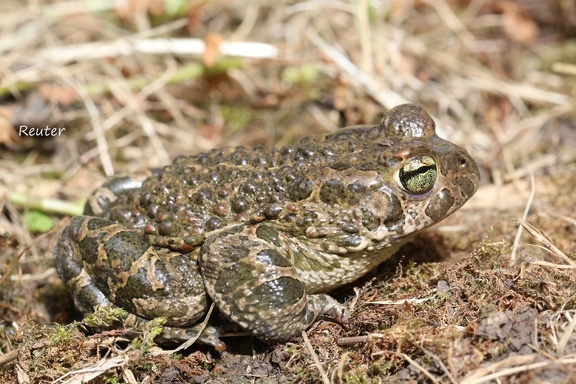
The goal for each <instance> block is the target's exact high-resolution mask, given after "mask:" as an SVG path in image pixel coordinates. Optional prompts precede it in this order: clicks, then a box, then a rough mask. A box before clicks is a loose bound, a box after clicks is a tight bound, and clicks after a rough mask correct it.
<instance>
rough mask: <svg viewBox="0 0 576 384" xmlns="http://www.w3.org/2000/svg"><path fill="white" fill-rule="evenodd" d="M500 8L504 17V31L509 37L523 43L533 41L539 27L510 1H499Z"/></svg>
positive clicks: (538, 31)
mask: <svg viewBox="0 0 576 384" xmlns="http://www.w3.org/2000/svg"><path fill="white" fill-rule="evenodd" d="M500 9H501V10H502V16H503V17H504V33H506V35H507V36H508V37H509V38H510V39H512V40H514V41H517V42H519V43H525V44H530V43H532V42H534V40H535V39H536V37H538V34H539V33H540V28H539V27H538V24H536V22H535V21H534V20H533V19H532V18H531V17H530V16H528V14H526V13H525V12H524V11H523V10H522V9H521V8H520V7H519V6H518V5H517V4H515V3H512V2H504V3H501V4H500Z"/></svg>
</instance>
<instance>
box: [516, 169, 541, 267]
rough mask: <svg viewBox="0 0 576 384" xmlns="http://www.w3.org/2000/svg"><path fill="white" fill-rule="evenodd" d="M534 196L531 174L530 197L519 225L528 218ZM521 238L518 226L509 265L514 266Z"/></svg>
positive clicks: (520, 227) (520, 230)
mask: <svg viewBox="0 0 576 384" xmlns="http://www.w3.org/2000/svg"><path fill="white" fill-rule="evenodd" d="M535 194H536V185H535V183H534V174H532V175H531V177H530V196H528V200H527V201H526V207H525V208H524V213H522V217H521V218H520V223H523V222H524V221H525V220H526V218H527V217H528V212H529V211H530V207H531V206H532V202H533V201H534V195H535ZM521 236H522V225H519V226H518V231H516V237H515V238H514V244H513V245H512V252H511V253H510V263H511V264H514V263H515V262H516V252H517V251H518V246H519V244H520V238H521Z"/></svg>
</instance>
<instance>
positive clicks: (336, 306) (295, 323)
mask: <svg viewBox="0 0 576 384" xmlns="http://www.w3.org/2000/svg"><path fill="white" fill-rule="evenodd" d="M287 241H288V239H286V238H284V237H283V235H282V234H281V233H280V232H279V231H278V230H277V229H275V228H273V227H272V226H270V225H269V224H260V225H256V226H246V227H244V226H237V227H234V228H232V229H229V230H226V231H223V232H222V233H220V234H218V235H216V236H212V237H211V238H209V239H208V240H206V242H205V243H204V245H203V246H202V249H201V251H200V259H199V260H200V268H201V271H202V276H203V278H204V284H205V286H206V290H207V292H208V295H209V296H210V297H211V298H212V300H214V302H215V303H216V305H217V306H218V308H219V309H220V311H221V312H222V313H223V314H224V315H225V316H226V317H228V319H229V320H231V321H232V322H234V323H236V324H238V325H240V326H241V327H243V328H244V329H246V330H247V331H249V332H250V333H252V334H253V335H254V336H256V337H258V338H260V339H262V340H264V341H266V342H281V341H286V340H288V339H290V338H291V337H293V336H296V335H299V334H300V333H301V331H303V330H305V329H306V328H308V327H309V326H310V325H311V324H312V323H313V322H314V321H316V320H317V319H318V318H329V319H332V320H336V321H342V320H344V319H345V318H346V317H347V316H348V312H347V311H346V309H345V308H344V306H343V305H341V304H340V303H338V302H337V301H336V300H334V299H333V298H332V297H330V296H328V295H325V294H313V295H310V294H306V288H305V286H304V284H303V283H302V282H301V281H300V279H299V278H298V275H297V271H296V268H294V266H293V265H292V262H291V259H292V258H291V257H290V254H289V253H288V251H287V250H288V249H290V246H289V245H288V243H287Z"/></svg>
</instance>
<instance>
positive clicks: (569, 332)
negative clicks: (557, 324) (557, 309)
mask: <svg viewBox="0 0 576 384" xmlns="http://www.w3.org/2000/svg"><path fill="white" fill-rule="evenodd" d="M566 314H567V315H568V313H566ZM574 329H576V316H572V320H570V323H569V324H568V326H567V327H566V329H564V333H563V334H562V337H561V338H560V341H559V342H558V345H557V346H556V350H557V352H558V355H560V356H562V355H563V354H564V352H565V351H566V346H567V345H568V342H569V341H570V339H572V338H574Z"/></svg>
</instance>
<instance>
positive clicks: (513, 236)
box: [0, 0, 576, 384]
mask: <svg viewBox="0 0 576 384" xmlns="http://www.w3.org/2000/svg"><path fill="white" fill-rule="evenodd" d="M575 15H576V6H575V5H574V3H573V2H569V1H560V0H554V1H553V0H549V1H530V0H517V1H487V0H486V1H463V0H462V1H460V0H421V1H416V0H415V1H404V0H397V1H395V0H391V1H372V2H368V1H363V0H358V1H333V2H323V1H317V0H311V1H308V2H277V1H266V0H263V1H257V2H234V1H226V0H222V1H211V2H203V1H191V2H178V1H171V2H169V1H152V0H151V1H145V0H131V1H123V2H120V1H119V2H108V1H102V2H91V1H28V2H21V1H11V0H9V1H3V2H2V5H0V52H1V53H2V54H1V55H0V70H1V72H0V73H1V75H0V104H1V105H0V206H1V207H2V210H1V212H0V232H1V233H2V237H1V238H0V274H1V277H0V382H2V383H4V382H6V383H14V382H20V383H51V382H57V383H77V382H82V380H88V379H90V378H92V379H93V382H95V383H116V382H126V383H135V382H141V383H179V382H210V383H227V382H230V383H243V382H244V383H276V382H287V383H291V382H302V383H316V382H323V383H328V382H335V383H340V382H342V383H378V382H382V383H384V382H386V383H413V382H423V383H424V382H430V383H467V384H471V383H484V382H487V383H496V382H499V383H543V382H546V383H571V382H575V381H576V335H575V328H576V316H575V315H576V296H575V292H576V277H575V276H576V271H575V266H576V255H575V254H576V241H575V239H576V208H575V203H574V202H575V201H576V180H575V178H574V174H576V150H575V149H574V148H576V123H575V121H576V120H575V119H576V116H575V112H574V111H576V96H575V95H576V66H574V63H575V62H576V46H575V45H574V37H575V36H576V16H575ZM168 37H174V38H197V39H200V40H203V41H205V43H206V49H205V50H204V51H203V52H193V48H194V45H193V44H191V43H188V44H186V46H185V47H184V51H182V52H175V51H174V50H173V49H168V50H166V47H167V44H168V43H167V42H166V40H165V39H166V38H168ZM125 41H131V42H137V44H136V43H135V44H134V45H133V47H136V48H134V49H135V50H134V51H130V50H129V48H127V47H126V46H125V45H121V44H120V42H125ZM235 42H258V43H264V44H267V45H266V46H264V47H259V48H258V49H257V50H256V51H254V48H253V47H250V48H246V47H243V48H241V49H240V53H241V54H240V57H238V56H232V55H229V54H225V53H219V50H218V47H224V45H225V44H228V43H235ZM87 43H91V44H94V45H90V46H88V47H86V46H84V45H83V44H87ZM270 48H273V49H274V50H276V51H277V53H276V54H271V53H273V52H274V51H271V50H270ZM254 52H257V53H258V54H259V55H261V56H262V55H263V56H265V57H264V58H253V57H249V56H250V55H252V54H253V53H254ZM124 53H128V54H124ZM403 102H412V103H417V104H421V105H423V106H424V107H425V108H426V109H427V110H428V111H429V112H430V113H431V114H433V115H434V117H435V118H436V120H437V122H438V123H439V125H440V126H441V128H442V131H441V133H440V135H441V136H443V137H444V138H447V139H449V140H451V141H453V142H456V143H458V144H460V145H462V146H465V147H466V148H467V149H468V151H469V152H470V153H471V154H472V156H473V157H474V158H475V159H476V160H477V162H478V164H479V166H480V168H481V172H482V178H483V181H482V186H481V188H480V190H479V191H478V193H477V194H476V195H475V197H474V198H473V199H472V200H471V201H470V202H469V203H468V204H467V205H466V206H465V207H464V208H463V209H461V210H460V211H458V212H457V213H456V214H454V215H453V216H452V217H450V218H449V219H448V220H446V221H444V222H442V223H441V224H439V225H438V226H436V227H435V228H433V229H432V230H430V231H427V232H426V233H424V234H423V235H422V236H421V237H420V238H418V239H417V240H416V241H415V242H414V243H412V244H410V245H409V246H407V247H405V248H404V249H402V251H401V252H400V253H399V254H398V255H397V256H396V257H395V258H394V259H393V260H391V261H389V262H387V263H385V264H384V265H382V266H380V267H379V268H378V269H377V270H376V271H374V273H372V274H371V275H370V276H367V277H366V278H365V279H363V280H362V281H360V282H357V283H356V284H354V285H353V286H351V287H346V288H345V289H342V290H339V291H338V292H336V297H338V299H340V300H342V301H347V303H348V305H349V308H350V310H351V312H352V320H351V321H350V322H349V323H348V324H345V327H341V326H339V325H336V324H332V323H325V322H321V323H318V324H316V325H315V326H313V327H312V328H311V329H310V330H309V331H308V332H307V336H306V338H305V339H303V338H299V339H294V340H292V341H291V342H289V343H285V344H280V345H274V346H266V345H263V344H261V343H259V342H258V341H255V340H252V339H249V338H246V337H243V338H242V337H241V338H230V339H228V340H229V341H228V342H229V344H230V346H229V349H228V350H227V351H226V352H224V353H222V354H219V353H216V352H214V351H211V350H209V349H207V348H204V347H201V346H200V347H196V346H192V347H191V348H189V349H187V350H185V351H180V352H178V353H176V354H174V353H164V352H163V351H162V350H161V349H160V348H158V347H157V346H154V345H153V344H152V343H151V342H150V341H149V334H148V333H144V334H143V335H142V336H141V337H139V338H138V339H136V340H135V341H134V342H132V343H128V342H123V341H121V340H119V337H120V338H121V337H122V336H123V335H124V334H123V333H114V332H106V333H100V334H96V335H94V334H90V333H87V334H86V333H84V332H83V330H84V329H85V328H86V327H85V326H84V325H83V324H79V323H72V321H74V320H80V319H79V318H78V317H77V315H76V314H75V313H74V311H73V308H72V305H71V302H70V297H69V293H68V292H67V291H66V289H65V287H64V285H63V284H62V282H61V281H60V280H59V278H58V276H57V273H56V272H55V270H54V268H53V263H52V252H51V249H52V248H53V245H54V241H55V239H56V237H57V233H58V231H59V230H60V229H61V228H62V226H63V225H65V224H66V221H67V219H66V218H67V217H68V216H70V215H73V214H77V213H78V209H79V207H81V202H82V201H83V199H85V198H86V197H87V195H88V194H89V193H90V192H91V191H92V190H93V189H94V188H95V187H96V186H97V185H99V184H100V183H102V182H103V181H104V180H106V178H107V177H108V176H111V175H113V174H123V173H130V172H134V171H141V170H143V169H146V168H149V167H156V166H159V165H162V164H166V163H168V162H169V160H170V159H171V158H173V157H174V156H176V155H178V154H190V153H197V152H200V151H204V150H208V149H211V148H215V147H220V146H223V145H231V146H236V145H244V146H252V145H256V144H261V145H266V146H279V145H282V144H287V143H291V142H294V141H295V140H297V139H298V138H299V137H302V136H305V135H309V134H321V133H325V132H332V131H334V130H335V129H337V127H339V126H344V125H352V124H362V123H373V122H375V121H378V118H379V116H381V114H382V113H383V111H384V110H386V109H387V108H390V107H393V106H394V105H397V104H400V103H403ZM21 126H26V127H28V128H30V127H36V128H46V127H47V126H48V127H51V128H52V127H58V128H65V131H63V132H62V134H61V135H59V136H53V137H26V136H25V135H24V134H21V135H18V131H19V130H20V127H21ZM29 132H31V131H29ZM532 176H533V179H532ZM63 203H68V204H63ZM150 331H153V330H150Z"/></svg>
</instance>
